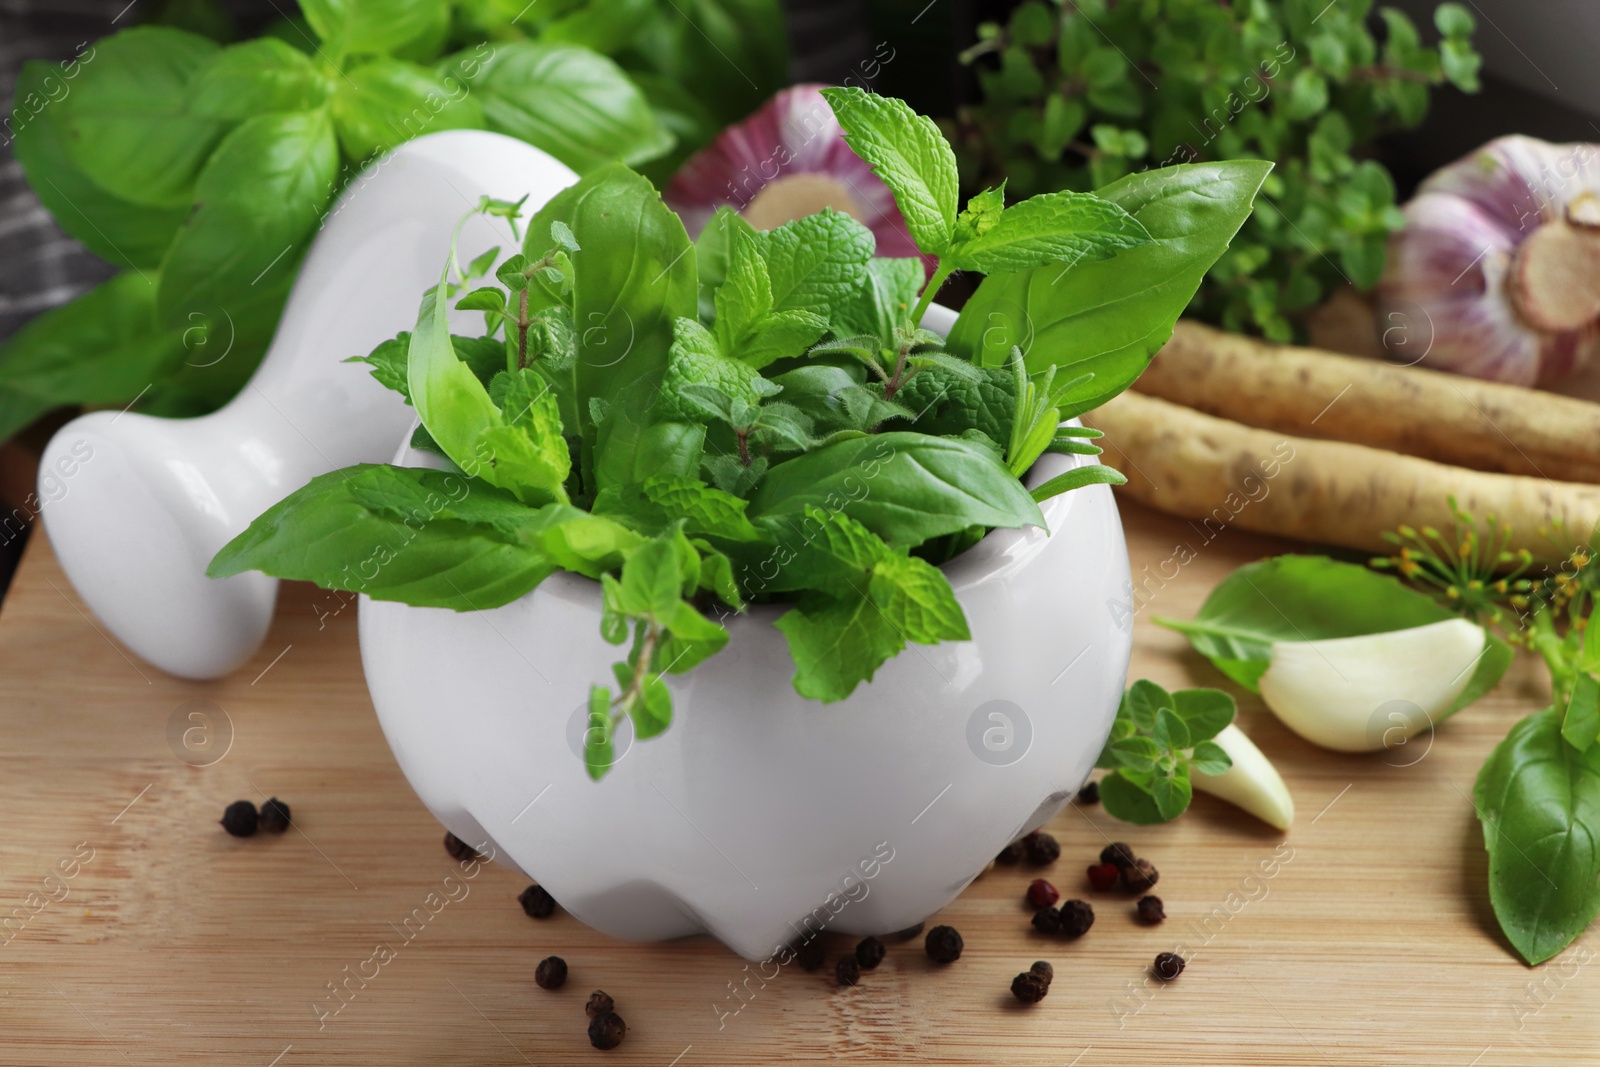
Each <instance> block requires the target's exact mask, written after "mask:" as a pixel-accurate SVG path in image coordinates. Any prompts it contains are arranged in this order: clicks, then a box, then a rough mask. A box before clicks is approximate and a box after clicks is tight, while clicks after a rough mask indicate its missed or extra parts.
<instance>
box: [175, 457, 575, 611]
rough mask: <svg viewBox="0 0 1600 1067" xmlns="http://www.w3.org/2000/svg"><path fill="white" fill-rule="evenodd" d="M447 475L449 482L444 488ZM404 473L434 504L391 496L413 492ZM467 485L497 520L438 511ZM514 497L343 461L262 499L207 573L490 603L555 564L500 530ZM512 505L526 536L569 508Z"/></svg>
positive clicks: (432, 475) (424, 601)
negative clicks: (414, 508) (401, 489)
mask: <svg viewBox="0 0 1600 1067" xmlns="http://www.w3.org/2000/svg"><path fill="white" fill-rule="evenodd" d="M452 478H453V479H454V487H453V488H448V487H449V486H450V485H451V483H450V479H452ZM407 480H409V481H412V482H414V483H416V484H417V485H419V486H421V487H423V488H424V489H426V490H427V492H426V493H424V494H423V499H424V501H430V500H431V501H434V502H435V504H436V507H437V511H434V510H433V508H432V507H425V508H423V509H421V514H414V513H412V512H411V510H410V509H409V508H403V507H400V506H399V505H398V504H397V503H396V502H395V501H396V500H410V499H411V498H412V494H407V495H405V496H403V497H401V496H398V495H397V494H396V492H395V487H396V486H397V485H399V484H401V483H403V482H405V481H407ZM469 486H470V489H469ZM468 492H470V493H471V495H472V496H474V497H476V496H477V495H478V494H486V495H487V496H489V497H492V498H494V499H496V500H498V502H499V503H500V505H501V506H502V507H501V509H497V510H496V519H495V520H491V521H475V520H474V519H464V518H454V517H446V515H448V514H454V512H452V511H451V508H452V507H453V505H454V504H455V503H457V502H458V501H457V499H456V498H459V497H462V496H463V495H465V494H466V493H468ZM514 503H515V502H514V501H509V498H506V497H504V496H503V495H497V494H496V491H495V490H494V489H493V488H492V487H490V486H486V485H482V484H481V483H480V484H474V483H469V482H467V481H466V480H464V479H462V478H461V477H460V476H459V475H451V474H446V473H444V472H440V471H424V470H417V469H412V468H404V467H389V466H381V465H372V464H362V465H359V466H355V467H348V468H345V469H344V470H336V471H332V472H330V473H328V474H323V475H320V476H318V477H316V478H313V479H312V480H311V482H310V483H308V484H307V485H305V486H304V487H302V488H300V489H297V490H296V491H295V492H293V493H291V494H290V495H289V496H287V497H285V498H284V499H283V500H281V501H279V502H278V503H276V504H274V505H273V506H272V507H270V508H268V509H267V510H266V511H265V512H263V513H262V514H261V515H260V516H258V517H257V518H256V519H255V521H253V522H252V523H251V524H250V525H249V526H248V527H246V529H245V531H244V532H243V533H241V534H240V535H239V536H238V537H235V538H234V539H233V540H232V541H230V542H228V543H227V544H226V545H224V546H223V547H222V550H221V551H219V552H218V553H217V555H216V557H215V558H214V559H213V560H212V561H211V565H210V566H209V567H208V568H207V569H206V573H207V574H208V575H209V576H211V577H213V578H225V577H227V576H229V575H233V574H240V573H243V572H244V571H249V570H259V571H263V572H265V573H267V574H270V575H272V576H273V577H275V578H290V579H294V580H297V581H309V582H315V583H316V584H318V585H320V586H322V587H323V588H325V589H344V590H348V591H351V592H358V593H366V594H367V595H368V596H371V597H373V598H374V599H376V600H398V601H403V602H404V603H407V604H414V605H417V606H419V607H440V608H454V609H455V610H457V611H467V610H478V609H483V608H493V607H499V606H500V605H502V604H509V603H510V602H511V601H513V600H515V599H517V598H518V597H520V596H522V595H523V594H525V593H527V592H528V591H529V590H530V589H532V588H533V587H534V586H536V585H538V584H539V583H540V582H541V581H543V580H544V579H545V577H546V576H547V575H549V574H551V573H552V572H553V571H554V570H555V569H556V564H555V562H554V561H552V560H551V559H550V558H549V557H548V556H546V555H545V554H544V553H543V552H542V551H540V550H539V549H538V548H536V547H534V546H532V545H531V544H529V543H526V541H525V540H524V538H523V537H510V536H508V530H507V528H506V525H505V522H504V512H503V509H504V507H505V506H507V505H508V504H514ZM521 511H522V513H523V514H524V515H525V516H526V519H525V520H524V529H523V532H524V534H525V535H526V536H527V537H531V536H532V535H533V534H534V533H536V532H537V531H538V530H540V529H541V528H542V527H543V526H545V525H548V524H549V523H551V522H552V521H555V520H557V519H559V518H561V517H564V516H565V515H568V514H570V512H571V509H570V508H568V509H562V510H560V511H556V510H552V511H550V512H547V513H546V512H539V511H534V510H532V509H529V508H521ZM466 514H469V515H470V514H471V513H470V512H467V513H466ZM402 515H404V516H405V517H403V518H402V517H401V516H402Z"/></svg>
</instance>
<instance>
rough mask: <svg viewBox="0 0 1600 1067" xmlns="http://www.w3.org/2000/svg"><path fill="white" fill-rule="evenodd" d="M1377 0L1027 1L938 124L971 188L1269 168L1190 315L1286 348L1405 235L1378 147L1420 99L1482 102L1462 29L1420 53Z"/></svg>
mask: <svg viewBox="0 0 1600 1067" xmlns="http://www.w3.org/2000/svg"><path fill="white" fill-rule="evenodd" d="M1371 9H1372V0H1349V2H1345V3H1335V4H1328V3H1327V2H1326V0H1239V2H1236V3H1231V4H1228V3H1217V2H1216V0H1139V2H1134V0H1077V2H1073V3H1066V2H1063V0H1026V2H1024V3H1022V4H1021V5H1020V6H1018V7H1017V8H1016V9H1015V10H1014V11H1013V12H1012V13H1011V15H1010V17H1009V19H1008V20H1007V22H1006V23H1005V25H1004V26H1001V25H998V24H995V23H986V24H984V25H983V26H981V27H980V30H979V34H980V38H981V39H980V41H979V42H978V44H976V45H975V46H974V47H973V48H971V49H969V50H968V52H967V53H965V55H966V57H967V58H968V59H969V60H979V57H983V58H982V59H981V62H979V74H978V79H979V82H980V85H981V88H982V92H983V100H982V102H981V103H980V104H978V105H977V106H974V107H971V108H968V109H965V110H963V111H962V112H961V114H960V115H959V117H958V118H957V120H956V121H955V122H953V123H952V124H950V129H951V130H952V131H954V132H953V139H954V140H955V142H956V145H957V150H958V155H959V157H960V159H961V161H962V169H963V175H964V177H966V179H967V180H968V183H969V185H970V187H973V188H976V187H978V185H979V183H993V182H995V181H997V180H998V179H999V178H1000V177H1005V178H1008V179H1009V180H1010V188H1011V191H1012V193H1013V194H1014V195H1020V196H1028V195H1030V194H1032V193H1034V192H1037V191H1040V190H1047V189H1088V188H1092V187H1094V186H1097V185H1103V184H1105V183H1106V182H1108V181H1111V180H1112V179H1114V178H1116V177H1119V176H1121V175H1123V174H1126V173H1128V172H1129V171H1131V170H1143V169H1146V168H1148V167H1159V166H1164V165H1167V164H1171V163H1174V162H1194V161H1197V160H1208V159H1239V158H1259V159H1270V160H1274V161H1276V162H1277V163H1278V170H1277V171H1276V172H1275V173H1274V174H1273V176H1272V177H1271V179H1269V181H1268V183H1267V186H1266V189H1265V192H1266V193H1267V195H1268V196H1269V197H1270V198H1271V199H1269V200H1268V201H1267V208H1266V210H1264V211H1258V212H1257V213H1256V214H1255V216H1254V217H1253V218H1252V219H1251V221H1250V222H1249V224H1248V225H1247V227H1246V229H1245V231H1244V232H1243V233H1242V234H1241V235H1240V238H1239V240H1237V241H1235V242H1234V244H1233V247H1232V248H1231V249H1230V250H1229V252H1228V254H1227V255H1226V256H1224V257H1223V258H1222V260H1221V261H1220V262H1219V263H1218V264H1217V265H1216V267H1215V268H1213V270H1212V271H1211V275H1210V278H1209V279H1208V281H1207V283H1206V284H1205V285H1204V286H1203V287H1202V288H1201V290H1200V294H1199V299H1198V301H1197V304H1196V308H1195V312H1196V314H1198V315H1199V316H1201V317H1202V318H1204V319H1206V320H1207V321H1210V322H1215V323H1218V324H1220V325H1222V326H1225V327H1227V328H1228V329H1232V330H1241V331H1255V332H1260V333H1263V334H1265V335H1266V336H1268V337H1271V338H1273V339H1275V340H1280V341H1287V340H1291V339H1292V338H1294V337H1295V335H1296V333H1297V332H1298V328H1299V323H1300V319H1301V317H1302V316H1303V314H1304V313H1305V312H1307V311H1308V310H1310V309H1311V308H1313V307H1315V306H1316V305H1317V304H1318V303H1320V302H1321V300H1322V299H1323V297H1324V296H1325V295H1326V294H1327V293H1328V292H1329V291H1330V289H1331V288H1332V287H1333V286H1335V285H1337V284H1339V283H1341V282H1344V281H1349V282H1352V283H1353V284H1355V285H1356V286H1357V287H1358V288H1362V289H1366V288H1369V287H1371V286H1372V285H1373V284H1374V283H1376V282H1377V280H1378V277H1379V275H1380V274H1381V272H1382V270H1383V264H1384V256H1385V247H1386V244H1387V240H1388V237H1389V234H1390V233H1391V232H1393V231H1394V230H1396V229H1397V228H1398V227H1399V226H1400V224H1401V217H1400V213H1399V210H1398V209H1397V208H1396V207H1395V204H1394V197H1395V190H1394V184H1393V182H1392V181H1391V179H1390V177H1389V174H1388V172H1387V171H1385V170H1384V168H1383V166H1382V165H1380V164H1379V163H1377V162H1376V161H1374V160H1372V159H1370V158H1368V156H1369V155H1370V149H1371V143H1372V140H1373V138H1374V137H1375V136H1376V135H1377V134H1379V133H1382V132H1384V131H1385V130H1387V129H1391V128H1393V127H1396V126H1400V127H1410V126H1415V125H1416V124H1418V123H1419V122H1421V121H1422V119H1423V116H1424V115H1425V114H1426V112H1427V107H1428V95H1429V92H1430V88H1431V87H1432V86H1436V85H1439V84H1442V83H1444V82H1449V83H1450V84H1452V85H1454V86H1456V87H1457V88H1459V89H1462V90H1465V91H1467V92H1472V91H1475V90H1476V89H1477V87H1478V67H1479V64H1480V60H1479V57H1478V56H1477V54H1476V53H1474V52H1473V50H1472V45H1471V37H1472V33H1473V29H1474V20H1473V17H1472V15H1471V14H1470V13H1469V12H1468V11H1467V10H1466V8H1464V7H1463V6H1461V5H1460V4H1456V3H1444V4H1440V5H1439V6H1438V8H1437V9H1436V10H1435V11H1434V24H1435V25H1436V26H1437V28H1438V30H1439V32H1440V33H1441V35H1442V38H1443V39H1442V40H1441V41H1440V43H1439V45H1438V46H1437V47H1436V48H1430V47H1424V45H1423V44H1422V41H1421V37H1420V35H1419V34H1418V32H1417V29H1416V27H1415V26H1414V25H1413V24H1412V22H1411V21H1410V20H1409V19H1408V18H1407V17H1406V16H1405V15H1404V14H1402V13H1401V12H1399V11H1397V10H1395V9H1393V8H1384V9H1382V10H1381V11H1380V12H1379V15H1380V16H1381V18H1382V20H1383V24H1384V30H1385V32H1384V34H1383V42H1382V44H1380V43H1379V42H1378V41H1377V40H1376V39H1375V37H1374V36H1373V34H1372V33H1371V32H1370V31H1369V29H1368V15H1369V13H1370V12H1371Z"/></svg>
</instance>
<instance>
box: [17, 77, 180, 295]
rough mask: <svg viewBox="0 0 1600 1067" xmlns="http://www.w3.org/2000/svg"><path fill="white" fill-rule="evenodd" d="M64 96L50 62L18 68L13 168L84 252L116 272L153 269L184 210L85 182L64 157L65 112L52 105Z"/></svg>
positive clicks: (62, 81)
mask: <svg viewBox="0 0 1600 1067" xmlns="http://www.w3.org/2000/svg"><path fill="white" fill-rule="evenodd" d="M80 72H81V68H80ZM71 91H72V87H71V84H70V83H69V82H68V81H66V80H65V76H64V75H63V73H62V72H61V71H60V70H59V69H58V68H57V66H56V65H55V64H54V63H45V62H43V61H40V60H29V61H28V62H26V63H24V64H23V65H22V70H21V72H20V73H19V74H18V75H17V83H16V87H15V91H14V92H13V94H12V115H13V116H17V115H19V114H20V113H22V112H24V111H26V112H28V117H27V118H26V119H22V118H16V119H15V121H16V123H17V126H16V131H17V133H16V139H15V141H14V142H13V151H14V152H15V153H16V157H17V162H18V163H20V164H21V165H22V172H23V173H24V174H25V175H27V178H28V184H29V185H30V186H31V187H32V188H33V191H34V194H35V195H36V196H38V197H39V201H40V203H42V204H44V206H45V208H46V209H48V210H49V212H50V214H51V216H52V217H53V218H54V219H55V220H56V224H57V225H59V226H60V227H61V228H62V229H63V230H65V231H66V232H67V233H68V234H70V235H71V236H73V237H74V238H76V239H77V240H79V241H81V242H82V243H83V245H84V246H85V247H86V248H88V249H89V251H91V252H93V253H94V254H95V255H97V256H99V257H100V258H101V259H105V260H108V261H110V262H112V263H115V264H118V265H119V266H124V267H142V268H146V269H148V268H152V267H155V266H157V265H158V264H159V263H160V262H161V257H162V255H163V254H164V253H165V252H166V250H167V246H168V245H170V244H171V243H172V235H173V234H175V233H177V232H178V227H179V226H182V225H183V220H184V219H186V218H188V217H189V204H188V203H187V201H185V202H184V203H181V204H175V205H173V206H170V207H148V206H146V205H143V204H136V203H134V202H133V201H131V200H124V199H122V198H121V197H118V196H115V195H113V194H112V193H110V192H108V191H106V190H105V189H104V188H102V187H101V186H99V185H96V184H95V183H94V182H93V181H91V180H90V179H89V177H88V175H86V174H85V173H84V172H83V171H82V170H81V169H79V167H78V165H77V164H76V163H75V162H73V160H72V157H71V154H70V152H69V151H68V145H69V139H68V138H69V134H68V131H67V129H66V121H65V119H66V109H65V108H64V107H60V106H58V105H59V103H60V101H61V99H62V97H61V95H60V94H63V93H70V92H71Z"/></svg>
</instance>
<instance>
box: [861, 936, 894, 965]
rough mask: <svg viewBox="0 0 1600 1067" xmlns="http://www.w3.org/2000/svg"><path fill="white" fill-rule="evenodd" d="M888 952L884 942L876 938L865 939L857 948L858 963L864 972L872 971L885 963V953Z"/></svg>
mask: <svg viewBox="0 0 1600 1067" xmlns="http://www.w3.org/2000/svg"><path fill="white" fill-rule="evenodd" d="M886 951H888V950H887V949H885V948H884V947H883V942H882V941H879V940H878V939H877V938H875V937H869V938H866V939H864V940H863V941H862V942H861V943H860V944H859V945H857V946H856V962H857V963H858V964H860V965H861V969H862V970H863V971H870V970H872V969H873V968H874V967H876V966H877V965H878V964H880V963H882V962H883V956H884V953H885V952H886Z"/></svg>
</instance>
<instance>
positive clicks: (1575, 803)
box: [1473, 708, 1600, 963]
mask: <svg viewBox="0 0 1600 1067" xmlns="http://www.w3.org/2000/svg"><path fill="white" fill-rule="evenodd" d="M1473 794H1474V799H1475V801H1476V805H1477V809H1478V818H1479V819H1480V820H1481V821H1482V823H1483V843H1484V847H1485V848H1487V849H1488V850H1489V899H1490V901H1491V902H1492V903H1493V905H1494V913H1495V916H1496V918H1498V919H1499V920H1500V928H1501V929H1502V930H1504V931H1505V934H1506V937H1507V938H1509V939H1510V941H1511V944H1512V945H1513V946H1514V947H1515V948H1516V950H1517V951H1518V952H1519V953H1521V954H1522V958H1523V959H1525V960H1527V961H1528V962H1529V963H1542V962H1543V961H1545V960H1547V959H1549V958H1550V957H1552V956H1554V955H1555V954H1556V953H1558V952H1560V951H1561V950H1562V949H1564V948H1566V947H1567V945H1569V944H1570V943H1571V942H1572V940H1573V939H1574V938H1576V937H1577V936H1578V935H1579V934H1581V933H1582V932H1583V931H1584V929H1585V928H1587V927H1588V925H1589V924H1590V923H1591V922H1593V921H1594V917H1595V915H1596V913H1600V845H1597V841H1600V747H1596V746H1590V747H1589V748H1588V749H1587V750H1585V751H1583V752H1579V751H1578V750H1577V749H1575V748H1573V747H1572V746H1571V745H1569V744H1567V743H1566V742H1565V741H1564V740H1562V737H1561V716H1560V714H1559V713H1558V712H1557V711H1556V709H1554V708H1545V709H1544V710H1543V711H1539V712H1535V713H1534V714H1532V715H1530V716H1528V717H1527V718H1526V719H1523V720H1522V721H1521V722H1519V723H1517V725H1516V726H1513V727H1512V728H1511V733H1510V734H1508V735H1507V736H1506V739H1505V740H1504V741H1502V742H1500V744H1499V745H1498V746H1497V747H1496V748H1495V750H1494V752H1493V754H1491V755H1490V756H1489V759H1488V762H1486V763H1485V764H1484V765H1483V770H1481V771H1480V772H1478V782H1477V785H1476V786H1475V787H1474V789H1473Z"/></svg>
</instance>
